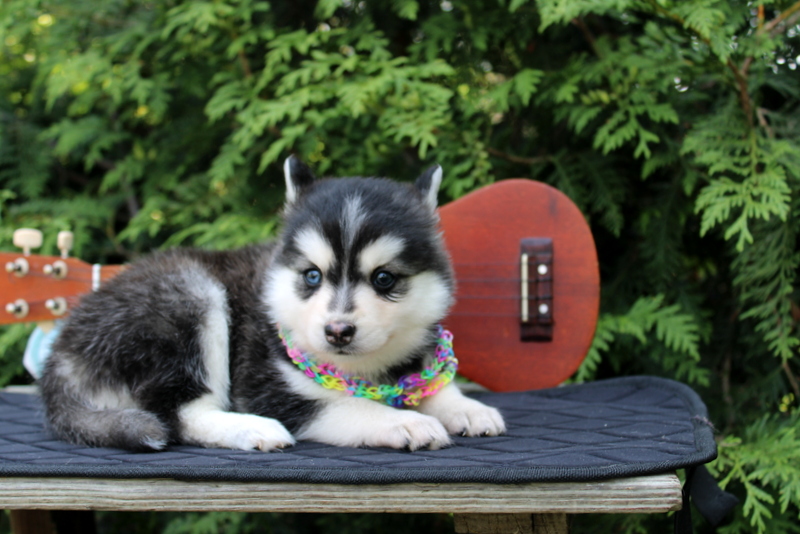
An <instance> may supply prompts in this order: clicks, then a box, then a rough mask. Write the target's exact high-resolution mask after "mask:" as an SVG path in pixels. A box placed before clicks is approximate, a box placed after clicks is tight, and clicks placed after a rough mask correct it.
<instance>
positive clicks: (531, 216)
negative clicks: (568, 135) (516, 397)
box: [440, 179, 600, 391]
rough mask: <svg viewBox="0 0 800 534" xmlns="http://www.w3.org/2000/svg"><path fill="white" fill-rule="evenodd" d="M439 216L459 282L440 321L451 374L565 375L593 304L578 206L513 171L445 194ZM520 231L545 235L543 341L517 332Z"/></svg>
mask: <svg viewBox="0 0 800 534" xmlns="http://www.w3.org/2000/svg"><path fill="white" fill-rule="evenodd" d="M440 215H441V220H442V228H443V229H444V237H445V241H446V243H447V248H448V250H449V251H450V255H451V258H452V260H453V263H454V267H455V271H456V281H457V284H458V286H457V290H456V305H455V307H454V308H453V310H452V311H451V313H450V316H449V317H448V318H447V319H446V320H445V326H446V327H447V328H448V329H449V330H451V331H452V332H453V335H454V347H455V351H456V355H457V356H458V360H459V363H460V365H459V373H460V374H462V375H464V376H465V377H467V378H469V379H470V380H473V381H475V382H478V383H479V384H482V385H484V386H486V387H487V388H489V389H491V390H493V391H523V390H528V389H537V388H544V387H551V386H556V385H558V384H560V383H561V382H563V381H564V380H566V379H567V378H569V376H570V375H572V374H573V373H574V372H575V370H576V369H577V368H578V366H579V365H580V363H581V361H583V358H584V357H585V356H586V352H587V351H588V349H589V346H590V345H591V342H592V338H593V336H594V331H595V326H596V324H597V316H598V311H599V304H600V274H599V269H598V262H597V252H596V249H595V245H594V239H593V238H592V233H591V231H590V229H589V226H588V224H587V223H586V220H585V219H584V217H583V214H582V213H581V212H580V211H579V210H578V208H577V207H576V206H575V204H574V203H573V202H572V201H571V200H570V199H569V198H568V197H567V196H566V195H564V194H563V193H561V192H560V191H558V190H557V189H554V188H552V187H550V186H548V185H546V184H543V183H541V182H535V181H531V180H522V179H513V180H504V181H501V182H497V183H495V184H493V185H490V186H487V187H484V188H482V189H479V190H477V191H474V192H472V193H470V194H468V195H466V196H464V197H462V198H460V199H458V200H456V201H454V202H451V203H450V204H447V205H445V206H443V207H442V208H441V209H440ZM525 238H550V239H552V266H551V270H550V272H549V273H548V274H551V283H552V303H551V306H550V307H551V311H552V317H551V327H552V339H551V340H549V341H538V340H534V341H522V340H521V324H520V301H521V297H520V242H521V240H522V239H525ZM535 269H536V265H531V271H532V272H533V271H535ZM531 293H534V291H533V289H532V290H531ZM548 296H549V295H548ZM534 311H535V310H534Z"/></svg>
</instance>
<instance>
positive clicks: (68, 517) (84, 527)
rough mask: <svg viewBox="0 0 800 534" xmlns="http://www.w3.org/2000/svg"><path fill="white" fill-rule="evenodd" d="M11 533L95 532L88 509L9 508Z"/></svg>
mask: <svg viewBox="0 0 800 534" xmlns="http://www.w3.org/2000/svg"><path fill="white" fill-rule="evenodd" d="M10 515H11V532H12V533H13V534H95V533H96V532H97V529H96V527H95V523H94V512H92V511H90V510H70V511H61V510H56V511H53V512H51V511H49V510H11V514H10Z"/></svg>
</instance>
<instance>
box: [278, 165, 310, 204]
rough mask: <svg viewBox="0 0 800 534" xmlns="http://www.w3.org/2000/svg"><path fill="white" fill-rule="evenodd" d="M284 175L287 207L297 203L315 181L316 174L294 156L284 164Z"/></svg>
mask: <svg viewBox="0 0 800 534" xmlns="http://www.w3.org/2000/svg"><path fill="white" fill-rule="evenodd" d="M283 175H284V177H285V178H286V205H287V206H290V205H292V204H294V203H295V202H297V199H298V198H300V196H301V195H302V194H303V190H304V189H306V188H308V186H310V185H311V183H312V182H313V181H314V173H313V172H311V169H309V168H308V166H307V165H306V164H305V163H303V162H302V161H300V160H299V159H297V158H296V157H294V156H289V157H288V158H286V161H285V162H284V163H283Z"/></svg>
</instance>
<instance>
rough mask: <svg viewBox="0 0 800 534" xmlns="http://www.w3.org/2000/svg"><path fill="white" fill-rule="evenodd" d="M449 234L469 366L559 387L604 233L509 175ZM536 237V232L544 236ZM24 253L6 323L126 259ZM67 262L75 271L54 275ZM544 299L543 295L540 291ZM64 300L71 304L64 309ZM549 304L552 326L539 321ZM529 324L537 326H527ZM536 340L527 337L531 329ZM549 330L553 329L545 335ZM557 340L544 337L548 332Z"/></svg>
mask: <svg viewBox="0 0 800 534" xmlns="http://www.w3.org/2000/svg"><path fill="white" fill-rule="evenodd" d="M439 212H440V215H441V221H442V227H443V230H444V236H445V241H446V244H447V248H448V250H449V252H450V255H451V257H452V259H453V263H454V267H455V272H456V283H457V293H456V299H457V302H456V305H455V307H454V308H453V310H452V311H451V314H450V315H449V316H448V317H447V319H446V320H445V326H446V327H447V328H448V329H450V330H451V331H452V332H453V334H454V336H455V351H456V355H457V356H458V359H459V362H460V367H459V373H461V374H462V375H464V376H466V377H467V378H469V379H471V380H473V381H475V382H478V383H479V384H482V385H484V386H486V387H488V388H489V389H492V390H494V391H521V390H527V389H533V388H543V387H549V386H555V385H558V384H559V383H561V382H563V381H564V380H565V379H566V378H568V377H569V376H570V375H571V374H572V373H573V372H575V370H576V369H577V368H578V366H579V365H580V363H581V361H582V360H583V358H584V356H585V355H586V352H587V350H588V348H589V345H590V344H591V341H592V337H593V335H594V330H595V325H596V322H597V314H598V306H599V299H600V289H599V288H600V280H599V274H598V265H597V254H596V251H595V246H594V240H593V239H592V234H591V232H590V230H589V227H588V225H587V224H586V221H585V220H584V218H583V215H582V214H581V213H580V211H579V210H578V208H577V207H576V206H575V205H574V204H573V203H572V201H571V200H569V198H567V197H566V196H565V195H564V194H563V193H561V192H559V191H558V190H556V189H554V188H552V187H550V186H547V185H545V184H542V183H540V182H534V181H531V180H522V179H514V180H505V181H501V182H498V183H496V184H493V185H490V186H487V187H484V188H482V189H479V190H477V191H475V192H473V193H470V194H469V195H466V196H465V197H463V198H461V199H459V200H456V201H455V202H452V203H450V204H447V205H446V206H444V207H442V208H441V209H440V210H439ZM527 238H548V240H549V241H550V243H551V250H550V252H546V253H545V255H544V256H541V257H544V258H547V262H548V263H547V265H548V269H549V270H548V273H547V275H546V276H544V277H543V278H542V280H544V281H543V282H536V281H535V280H534V278H535V272H536V268H537V265H536V261H534V259H535V258H534V259H532V260H531V261H530V262H529V263H530V269H531V272H532V273H534V275H533V276H532V279H531V282H530V283H527V284H524V285H525V286H526V288H527V289H529V290H530V294H531V298H530V299H523V298H522V296H521V291H522V288H521V280H520V276H521V274H520V269H521V267H520V265H521V264H520V253H521V252H520V251H521V242H522V241H523V240H525V239H527ZM534 241H536V240H534ZM21 258H22V259H24V260H25V262H27V274H25V275H24V276H17V275H16V274H14V273H13V272H6V273H4V274H0V297H2V302H1V303H2V305H3V307H4V308H6V307H8V306H9V305H13V303H15V302H18V301H19V300H20V299H21V300H24V301H25V307H26V308H27V309H26V311H25V313H24V315H22V314H14V313H12V312H11V311H8V310H6V311H4V310H3V309H2V308H0V324H8V323H19V322H32V321H48V320H53V319H58V318H61V317H65V316H66V314H67V313H69V309H70V308H71V307H72V306H74V305H75V304H77V302H78V299H79V298H80V295H82V294H84V293H88V292H89V291H91V290H92V287H93V285H99V284H100V283H102V282H105V281H106V280H108V279H109V278H111V277H113V276H114V275H116V274H117V273H118V272H119V271H120V270H121V269H122V268H123V267H122V266H119V265H111V266H103V267H102V268H101V267H99V266H92V265H89V264H87V263H85V262H82V261H80V260H78V259H75V258H66V259H62V258H59V257H57V256H36V255H28V256H23V254H22V253H13V252H2V253H0V265H6V264H7V263H9V262H15V261H19V260H20V259H21ZM57 261H63V262H64V263H63V265H64V266H65V267H66V274H64V275H63V276H61V277H57V276H53V275H52V274H50V275H48V274H45V271H46V266H48V265H50V266H52V265H54V264H55V262H57ZM539 297H541V298H543V299H544V300H537V298H539ZM54 299H63V300H61V303H62V304H66V310H57V313H54V311H53V309H52V302H51V303H50V307H48V305H47V303H48V300H54ZM523 300H530V304H531V306H530V307H531V312H532V314H531V319H532V320H531V321H528V324H527V326H522V324H521V315H520V313H521V312H520V309H521V302H522V301H523ZM541 302H546V303H547V305H548V314H547V321H545V322H546V324H544V325H543V326H542V325H539V326H537V325H531V323H532V322H535V321H533V319H535V316H536V310H537V306H539V305H540V304H539V303H541ZM526 329H527V330H526ZM526 331H528V333H530V332H533V335H534V338H536V339H533V340H530V339H528V340H523V339H522V337H524V336H523V334H524V332H526ZM543 332H544V334H543ZM543 335H544V336H545V337H547V339H548V340H546V341H542V340H541V338H542V336H543Z"/></svg>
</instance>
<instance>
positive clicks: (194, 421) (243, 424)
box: [181, 410, 295, 452]
mask: <svg viewBox="0 0 800 534" xmlns="http://www.w3.org/2000/svg"><path fill="white" fill-rule="evenodd" d="M181 419H182V420H181V423H182V425H181V427H182V428H181V432H182V435H181V439H182V441H184V442H186V443H192V444H196V445H200V446H202V447H219V448H223V449H242V450H246V451H249V450H253V449H258V450H261V451H265V452H266V451H274V450H276V449H282V448H284V447H290V446H292V445H294V444H295V439H294V437H293V436H292V435H291V434H290V433H289V431H288V430H286V428H285V427H284V426H283V425H282V424H281V423H280V422H278V421H277V420H275V419H270V418H268V417H260V416H258V415H252V414H244V413H233V412H223V411H219V410H209V411H202V410H196V411H194V412H191V411H187V412H184V413H182V414H181Z"/></svg>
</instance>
